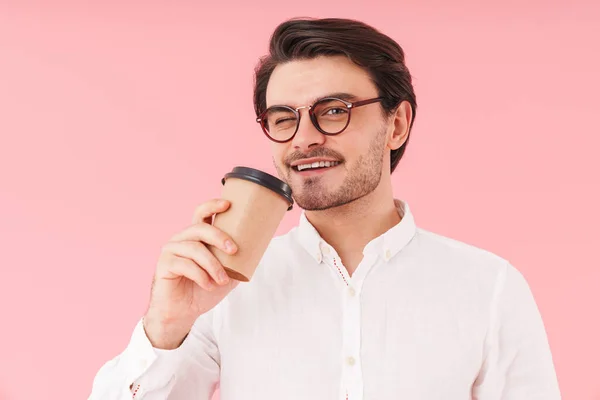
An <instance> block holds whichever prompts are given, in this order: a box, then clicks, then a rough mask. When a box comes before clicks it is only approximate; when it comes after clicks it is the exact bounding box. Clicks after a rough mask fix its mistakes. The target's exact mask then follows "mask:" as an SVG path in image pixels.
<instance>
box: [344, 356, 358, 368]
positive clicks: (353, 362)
mask: <svg viewBox="0 0 600 400" xmlns="http://www.w3.org/2000/svg"><path fill="white" fill-rule="evenodd" d="M346 363H347V364H348V365H349V366H353V365H354V364H356V360H355V359H354V357H348V358H347V359H346Z"/></svg>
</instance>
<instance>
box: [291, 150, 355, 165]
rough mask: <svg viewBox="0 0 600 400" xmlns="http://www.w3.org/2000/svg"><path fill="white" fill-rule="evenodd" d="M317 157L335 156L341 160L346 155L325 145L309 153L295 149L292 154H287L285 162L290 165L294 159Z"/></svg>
mask: <svg viewBox="0 0 600 400" xmlns="http://www.w3.org/2000/svg"><path fill="white" fill-rule="evenodd" d="M316 157H323V158H333V159H334V160H336V161H340V162H342V161H344V157H343V156H342V155H341V154H340V153H338V152H337V151H334V150H331V149H327V148H325V147H319V148H316V149H314V150H312V151H310V152H308V153H303V152H301V151H295V152H293V153H292V154H290V155H289V156H287V157H286V158H285V160H284V161H285V164H286V165H288V166H289V165H290V164H291V163H293V162H294V161H299V160H304V159H307V158H316Z"/></svg>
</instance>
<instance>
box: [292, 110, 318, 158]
mask: <svg viewBox="0 0 600 400" xmlns="http://www.w3.org/2000/svg"><path fill="white" fill-rule="evenodd" d="M299 112H300V114H301V116H300V125H299V126H298V132H296V135H295V136H294V138H293V139H292V146H293V147H294V148H295V149H297V150H299V151H302V152H307V151H308V150H310V148H311V147H315V146H321V145H323V143H325V139H326V137H325V135H323V134H322V133H321V132H319V130H318V129H317V128H316V127H315V126H314V125H313V123H312V121H311V120H310V115H309V113H308V110H307V109H304V110H299Z"/></svg>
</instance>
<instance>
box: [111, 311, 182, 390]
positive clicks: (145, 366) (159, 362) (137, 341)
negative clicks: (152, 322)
mask: <svg viewBox="0 0 600 400" xmlns="http://www.w3.org/2000/svg"><path fill="white" fill-rule="evenodd" d="M178 350H179V349H174V350H162V349H155V348H154V347H152V343H150V340H149V339H148V336H147V335H146V331H145V330H144V325H143V319H140V321H139V322H138V323H137V325H136V326H135V329H134V330H133V334H132V336H131V340H130V342H129V345H128V346H127V349H126V350H125V352H124V354H123V355H124V357H123V359H122V362H124V363H125V371H126V372H125V374H126V376H127V382H128V384H131V385H132V391H133V390H135V389H137V390H138V393H137V396H136V398H139V397H142V393H147V392H150V391H153V390H156V389H160V388H163V387H165V386H167V385H169V384H170V383H172V382H173V381H174V378H175V376H176V375H177V373H178V372H179V371H180V370H181V368H182V367H183V363H184V358H183V357H182V352H181V351H178Z"/></svg>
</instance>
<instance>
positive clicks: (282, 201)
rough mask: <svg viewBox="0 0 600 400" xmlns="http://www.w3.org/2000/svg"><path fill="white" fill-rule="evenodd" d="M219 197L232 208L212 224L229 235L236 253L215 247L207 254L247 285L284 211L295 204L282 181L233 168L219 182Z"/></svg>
mask: <svg viewBox="0 0 600 400" xmlns="http://www.w3.org/2000/svg"><path fill="white" fill-rule="evenodd" d="M222 183H223V192H222V195H221V197H222V198H223V199H225V200H228V201H229V202H230V203H231V206H230V207H229V209H227V211H225V212H223V213H219V214H217V215H216V216H215V219H214V221H213V225H214V226H215V227H217V228H219V229H221V230H222V231H223V232H225V233H227V234H228V235H230V236H231V238H232V239H233V241H234V242H235V243H236V244H237V246H238V251H237V252H236V253H235V254H233V255H231V254H227V253H225V252H224V251H222V250H220V249H219V248H216V247H214V246H209V249H210V251H211V252H212V253H213V254H214V255H215V257H216V258H217V259H218V260H219V261H220V262H221V264H222V265H223V266H224V267H225V271H226V272H227V275H229V277H230V278H232V279H236V280H239V281H243V282H248V281H249V280H250V279H251V278H252V275H254V271H255V270H256V268H257V266H258V264H259V262H260V260H261V258H262V256H263V254H264V253H265V251H266V250H267V247H268V245H269V242H270V241H271V239H272V238H273V236H274V235H275V231H276V230H277V227H278V226H279V223H280V222H281V220H282V219H283V216H284V215H285V213H286V211H288V210H291V209H292V207H293V204H294V200H293V199H292V189H291V188H290V187H289V186H288V185H287V184H286V183H285V182H283V181H281V180H279V179H277V178H275V177H274V176H272V175H269V174H267V173H266V172H262V171H259V170H256V169H253V168H247V167H235V168H234V169H233V170H232V171H231V172H229V173H228V174H226V175H225V177H224V178H223V180H222Z"/></svg>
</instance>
